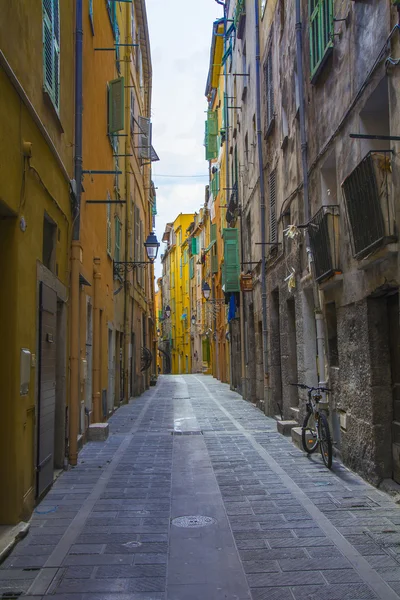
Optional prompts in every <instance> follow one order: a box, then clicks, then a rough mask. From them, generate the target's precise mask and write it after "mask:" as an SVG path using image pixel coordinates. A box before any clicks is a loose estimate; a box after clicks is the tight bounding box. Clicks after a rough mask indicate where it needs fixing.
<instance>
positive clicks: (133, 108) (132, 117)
mask: <svg viewBox="0 0 400 600" xmlns="http://www.w3.org/2000/svg"><path fill="white" fill-rule="evenodd" d="M130 126H131V134H132V135H133V133H134V131H135V94H134V93H133V90H131V123H130Z"/></svg>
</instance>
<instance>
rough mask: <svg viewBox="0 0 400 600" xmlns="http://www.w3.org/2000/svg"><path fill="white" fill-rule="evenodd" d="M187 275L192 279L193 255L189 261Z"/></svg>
mask: <svg viewBox="0 0 400 600" xmlns="http://www.w3.org/2000/svg"><path fill="white" fill-rule="evenodd" d="M189 277H190V279H193V277H194V257H193V256H192V258H191V259H190V262H189Z"/></svg>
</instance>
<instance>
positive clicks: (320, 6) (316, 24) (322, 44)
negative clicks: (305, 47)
mask: <svg viewBox="0 0 400 600" xmlns="http://www.w3.org/2000/svg"><path fill="white" fill-rule="evenodd" d="M309 11H310V60H311V63H310V64H311V81H312V82H313V81H314V80H315V79H316V77H317V76H318V74H319V72H320V70H321V69H322V67H323V66H324V64H325V62H326V60H327V58H328V56H329V55H330V54H331V52H332V49H333V39H334V38H333V0H309Z"/></svg>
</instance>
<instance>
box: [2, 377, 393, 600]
mask: <svg viewBox="0 0 400 600" xmlns="http://www.w3.org/2000/svg"><path fill="white" fill-rule="evenodd" d="M185 516H186V517H187V516H191V517H200V516H203V517H207V519H205V523H201V522H200V521H201V520H196V519H193V518H192V519H189V520H188V519H186V520H181V521H177V522H175V523H174V519H176V518H179V517H185ZM198 525H203V526H201V527H200V526H198ZM47 596H51V597H52V598H54V600H95V599H96V600H165V599H168V600H221V599H229V600H233V599H235V600H245V599H250V598H253V600H264V599H265V600H278V599H279V600H306V599H309V600H317V599H318V600H359V599H360V600H361V599H365V600H369V599H373V598H381V599H382V600H392V599H397V598H400V510H399V507H398V506H397V505H396V504H394V502H393V501H392V500H391V499H390V498H389V497H388V496H387V495H385V494H384V493H381V492H379V491H377V490H376V489H374V488H373V487H371V486H369V485H368V484H366V483H365V482H364V481H363V480H362V479H360V478H359V477H358V476H356V475H354V474H352V473H351V472H349V471H348V470H347V469H345V468H344V467H343V466H341V465H340V464H339V463H338V462H337V461H334V465H333V469H332V471H328V470H327V469H326V468H325V467H324V466H323V464H322V460H321V457H320V455H319V454H315V455H313V457H312V458H308V457H307V456H306V455H305V454H304V453H303V452H301V451H300V450H298V449H297V448H295V447H294V446H293V445H292V443H291V441H289V439H286V438H285V437H282V436H281V435H279V434H278V433H277V432H276V424H275V422H274V421H273V420H272V419H268V418H266V417H265V416H264V415H263V414H262V413H261V412H260V411H258V410H257V409H256V408H254V407H253V406H251V405H250V404H248V403H246V402H245V401H243V400H242V399H241V397H240V396H239V395H238V394H235V393H234V392H232V391H230V390H229V387H228V386H227V385H225V384H221V383H219V382H217V381H216V380H215V379H212V378H211V377H204V376H196V375H188V376H162V377H160V378H159V380H158V384H157V386H156V387H155V388H152V389H151V390H150V391H148V392H146V393H145V394H143V396H141V397H140V398H138V399H135V400H134V401H132V402H131V403H130V404H129V405H126V406H123V407H122V408H120V409H119V410H118V411H117V412H116V413H115V415H114V416H113V417H112V418H111V419H110V436H109V438H108V440H107V441H106V442H97V443H94V442H92V443H88V444H87V445H86V446H85V447H84V448H83V450H82V451H81V453H80V456H79V465H78V466H77V467H76V468H74V469H71V470H69V471H67V472H65V473H63V474H62V475H61V476H60V477H59V478H58V480H57V481H56V483H55V485H54V487H53V488H52V490H51V491H50V493H49V494H48V495H47V496H46V497H45V499H44V500H43V501H42V503H41V504H40V505H39V506H38V507H37V509H36V511H35V513H34V516H33V518H32V522H31V528H30V532H29V534H28V536H27V537H26V538H25V539H24V540H23V541H21V542H20V543H19V544H18V545H17V546H16V548H15V549H14V551H13V553H12V554H11V555H10V556H9V557H8V558H7V559H6V561H5V562H4V563H3V564H2V565H1V568H0V597H3V598H19V597H23V598H29V599H31V600H33V598H35V599H36V600H37V599H38V598H43V597H47Z"/></svg>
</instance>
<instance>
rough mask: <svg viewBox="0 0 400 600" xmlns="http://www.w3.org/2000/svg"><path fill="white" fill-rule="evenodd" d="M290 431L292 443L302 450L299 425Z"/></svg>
mask: <svg viewBox="0 0 400 600" xmlns="http://www.w3.org/2000/svg"><path fill="white" fill-rule="evenodd" d="M290 433H291V435H292V442H293V444H294V445H295V446H297V447H298V448H300V450H302V449H303V446H302V445H301V427H293V429H292V430H291V432H290Z"/></svg>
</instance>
